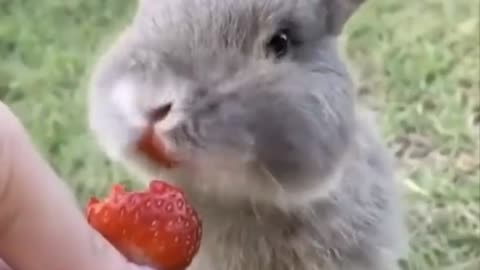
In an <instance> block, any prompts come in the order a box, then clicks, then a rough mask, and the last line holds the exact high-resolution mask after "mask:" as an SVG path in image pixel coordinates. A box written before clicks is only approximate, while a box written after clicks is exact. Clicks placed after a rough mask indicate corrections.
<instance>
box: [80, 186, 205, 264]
mask: <svg viewBox="0 0 480 270" xmlns="http://www.w3.org/2000/svg"><path fill="white" fill-rule="evenodd" d="M87 220H88V222H89V224H90V225H91V226H92V227H94V228H95V229H96V230H97V231H98V232H100V233H101V234H102V235H103V236H104V237H105V238H106V239H107V240H108V241H109V242H110V243H111V244H112V245H113V246H115V247H116V248H117V249H118V250H119V251H120V252H121V253H122V254H123V255H124V256H125V257H126V258H128V259H129V260H130V261H132V262H134V263H137V264H140V265H148V266H150V267H154V268H155V269H162V270H185V269H186V268H187V267H188V266H189V265H190V264H191V262H192V259H193V258H194V256H195V255H196V253H197V252H198V250H199V247H200V241H201V236H202V222H201V220H200V218H199V216H198V214H197V212H196V211H195V209H193V208H192V206H191V205H190V204H189V203H188V201H187V200H186V199H185V196H184V193H183V192H182V191H181V190H179V189H177V188H175V187H173V186H171V185H168V184H166V183H164V182H161V181H157V180H154V181H152V182H151V184H150V186H149V189H148V190H146V191H143V192H126V191H125V190H124V189H123V187H122V186H121V185H119V184H117V185H115V186H113V188H112V190H111V193H110V195H109V196H108V197H107V198H105V199H104V200H103V201H101V200H98V199H97V198H92V199H90V201H89V203H88V206H87Z"/></svg>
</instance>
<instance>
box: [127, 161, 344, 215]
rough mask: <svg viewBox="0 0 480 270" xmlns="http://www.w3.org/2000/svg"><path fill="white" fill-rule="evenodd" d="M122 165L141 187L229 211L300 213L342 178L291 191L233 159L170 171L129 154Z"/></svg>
mask: <svg viewBox="0 0 480 270" xmlns="http://www.w3.org/2000/svg"><path fill="white" fill-rule="evenodd" d="M121 162H122V163H123V164H124V165H125V167H126V169H127V170H128V171H129V172H130V173H131V174H132V177H133V178H134V179H135V180H136V181H137V182H139V183H141V184H145V185H147V184H148V183H149V182H150V181H151V180H153V179H158V180H162V181H166V182H169V183H170V184H173V185H176V186H178V187H180V188H181V189H182V190H184V191H185V192H186V194H187V196H189V198H190V199H192V200H193V203H199V204H208V205H215V206H218V207H219V208H226V209H228V208H236V207H244V206H245V205H248V207H250V206H254V207H260V208H261V207H262V206H265V207H266V208H276V209H279V210H281V211H283V212H296V211H298V209H299V208H301V209H305V206H308V205H312V203H313V202H315V201H319V200H322V199H325V198H328V197H329V195H330V192H331V191H332V190H333V189H334V187H335V185H336V183H337V182H338V179H341V177H342V175H341V173H340V171H339V172H336V173H334V174H332V175H331V176H330V177H329V179H328V181H325V180H324V179H318V181H305V182H308V183H314V184H312V186H310V187H305V186H303V187H296V188H288V189H287V188H285V187H283V186H281V185H280V183H279V182H278V181H277V180H276V179H274V177H273V176H272V175H271V174H269V173H268V172H267V171H266V170H265V169H264V168H262V167H261V166H258V165H251V163H249V162H241V161H239V160H233V159H232V160H228V159H226V158H223V159H222V158H214V157H212V158H208V157H205V158H201V159H200V158H199V159H198V160H193V161H189V162H185V163H183V164H181V165H179V166H178V167H175V168H170V169H167V168H164V167H161V166H159V165H158V164H156V163H155V162H152V161H151V160H148V159H147V158H145V157H144V156H142V155H140V154H139V153H129V154H127V155H125V156H123V158H122V159H121ZM320 183H321V184H320Z"/></svg>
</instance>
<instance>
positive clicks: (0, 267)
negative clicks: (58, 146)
mask: <svg viewBox="0 0 480 270" xmlns="http://www.w3.org/2000/svg"><path fill="white" fill-rule="evenodd" d="M0 270H12V269H11V268H10V267H8V265H7V264H6V263H5V262H4V261H3V260H2V259H0Z"/></svg>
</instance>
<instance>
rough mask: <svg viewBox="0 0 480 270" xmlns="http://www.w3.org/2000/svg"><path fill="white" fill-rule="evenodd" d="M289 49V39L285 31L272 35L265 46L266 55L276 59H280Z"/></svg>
mask: <svg viewBox="0 0 480 270" xmlns="http://www.w3.org/2000/svg"><path fill="white" fill-rule="evenodd" d="M289 49H290V37H289V35H288V33H287V32H286V31H280V32H278V33H276V34H275V35H273V37H272V38H271V39H270V41H269V42H268V44H267V54H268V55H270V54H271V53H273V54H274V56H275V57H276V58H281V57H283V56H285V55H286V54H287V53H288V50H289Z"/></svg>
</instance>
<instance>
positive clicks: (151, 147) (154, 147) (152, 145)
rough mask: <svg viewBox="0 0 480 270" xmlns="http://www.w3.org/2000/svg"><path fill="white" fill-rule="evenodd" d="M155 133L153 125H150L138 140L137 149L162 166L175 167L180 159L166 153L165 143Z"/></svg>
mask: <svg viewBox="0 0 480 270" xmlns="http://www.w3.org/2000/svg"><path fill="white" fill-rule="evenodd" d="M154 135H155V134H154V130H153V126H149V127H148V128H147V129H146V130H145V132H144V133H143V134H142V137H141V138H140V140H139V141H138V143H137V149H138V150H139V151H140V152H142V153H143V154H145V155H146V156H147V157H148V158H150V159H151V160H153V161H155V162H157V163H158V164H159V165H161V166H164V167H166V168H173V167H175V166H176V165H177V163H178V161H177V160H175V159H174V158H173V157H171V156H169V155H168V153H166V149H165V145H164V144H163V143H162V141H161V140H159V139H158V138H155V136H154Z"/></svg>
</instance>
